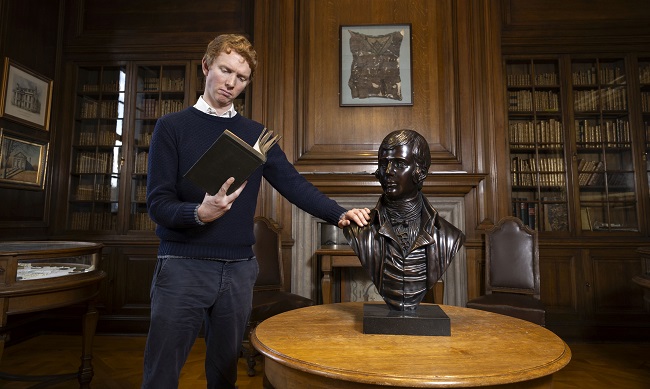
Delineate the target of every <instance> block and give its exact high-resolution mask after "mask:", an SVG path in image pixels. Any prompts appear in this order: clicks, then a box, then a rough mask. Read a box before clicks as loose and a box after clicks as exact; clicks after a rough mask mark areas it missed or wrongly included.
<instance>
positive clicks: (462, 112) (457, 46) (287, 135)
mask: <svg viewBox="0 0 650 389" xmlns="http://www.w3.org/2000/svg"><path fill="white" fill-rule="evenodd" d="M401 23H410V24H411V34H412V62H413V91H414V98H413V101H414V102H413V105H412V106H401V107H341V106H339V80H340V78H339V77H340V73H341V72H340V70H341V69H340V59H339V58H340V42H339V30H340V26H341V25H363V24H401ZM254 25H255V33H254V35H255V37H256V40H255V44H256V47H257V48H258V50H259V51H260V52H261V53H260V54H261V58H263V59H264V60H263V61H262V65H261V67H262V69H263V70H262V71H261V72H260V74H259V76H257V79H256V80H255V86H254V88H253V90H254V94H253V109H254V117H255V118H257V119H260V120H262V121H263V122H265V123H266V124H267V125H268V126H269V127H270V128H274V129H276V130H279V131H281V132H282V133H283V135H284V138H283V148H284V150H285V152H286V153H287V154H288V156H289V158H290V159H292V160H293V162H294V163H295V165H296V167H297V168H298V170H300V171H301V172H303V173H304V174H305V176H306V177H307V178H308V179H309V180H311V181H312V182H314V183H315V184H316V185H317V186H318V187H319V188H321V190H323V191H324V192H325V193H327V194H330V195H347V196H354V195H358V194H376V195H377V196H379V195H380V193H381V189H380V187H379V185H378V183H377V182H376V179H375V178H374V176H372V172H374V170H375V169H376V158H377V156H376V150H377V148H378V146H379V144H380V143H381V140H382V139H383V138H384V136H385V135H386V134H388V133H389V132H391V131H393V130H397V129H402V128H410V129H414V130H416V131H418V132H420V133H421V134H423V135H424V136H425V137H426V138H427V139H428V140H429V142H430V144H431V149H432V157H433V162H432V167H431V171H432V172H433V174H431V175H430V176H429V178H428V179H427V182H426V186H425V189H424V190H425V192H427V193H431V194H435V195H439V196H460V197H464V198H465V199H466V204H465V205H466V207H465V209H466V211H467V214H466V223H465V224H466V226H467V227H468V228H467V231H466V233H467V235H468V238H469V239H468V243H467V245H466V247H467V249H468V263H470V265H469V267H470V269H468V271H469V272H470V278H471V279H473V280H476V281H475V282H470V285H471V286H470V291H469V294H470V295H477V294H478V293H479V285H478V278H477V275H478V272H477V269H475V268H474V267H473V264H474V263H476V260H477V259H479V258H481V257H482V255H481V250H482V240H481V235H480V228H481V227H480V226H481V223H482V222H484V221H485V220H486V219H488V220H490V219H492V218H493V215H495V214H496V213H497V212H498V211H497V208H498V205H497V204H496V201H495V197H494V196H492V193H495V186H496V184H497V182H496V174H495V172H496V166H493V165H492V164H493V158H491V156H493V155H495V154H496V149H495V147H496V144H495V143H494V137H493V136H492V131H493V129H494V128H497V127H501V126H500V125H499V123H500V121H502V120H503V119H502V115H500V114H496V113H497V112H502V111H503V105H502V101H503V100H502V99H500V100H499V99H495V98H494V96H495V95H496V96H501V93H502V92H501V86H500V85H501V83H500V77H501V65H500V63H501V57H500V41H499V24H498V7H494V6H493V4H491V3H490V2H476V1H452V0H440V1H435V2H431V1H427V0H409V1H404V0H393V1H390V0H382V1H372V0H365V1H364V0H337V1H317V2H316V1H290V0H285V1H273V2H267V1H257V2H256V4H255V24H254ZM260 84H262V85H261V86H260ZM450 171H453V172H463V173H460V174H458V173H450ZM319 173H328V174H319ZM368 205H369V206H373V205H374V204H368ZM262 212H264V213H266V214H269V215H270V216H272V217H274V218H275V219H276V220H281V221H282V225H283V234H284V238H285V242H287V244H286V245H285V253H284V255H285V257H290V254H291V253H290V247H291V243H292V241H293V239H294V238H295V237H293V236H291V235H290V234H291V225H290V223H291V207H290V206H289V204H287V203H286V202H285V201H284V200H283V199H282V198H281V197H280V196H279V195H277V194H275V193H273V191H272V190H270V189H268V193H267V195H266V196H264V201H263V204H262Z"/></svg>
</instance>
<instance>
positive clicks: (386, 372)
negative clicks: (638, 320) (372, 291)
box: [251, 303, 571, 389]
mask: <svg viewBox="0 0 650 389" xmlns="http://www.w3.org/2000/svg"><path fill="white" fill-rule="evenodd" d="M441 308H442V309H443V310H444V311H445V313H447V315H448V316H449V317H450V319H451V336H402V335H366V334H363V333H362V327H363V323H362V319H363V312H362V310H363V303H340V304H327V305H316V306H313V307H308V308H301V309H297V310H293V311H290V312H286V313H283V314H280V315H277V316H274V317H272V318H270V319H268V320H265V321H264V322H262V323H261V324H260V325H259V326H257V328H256V329H255V332H254V333H253V334H252V336H251V341H252V343H253V345H254V346H255V348H256V349H258V350H259V351H260V352H261V353H262V354H263V355H264V358H265V359H264V369H265V373H266V376H267V378H268V380H269V382H270V383H271V384H272V385H273V386H274V387H275V389H292V388H295V389H298V388H322V389H329V388H342V389H349V388H364V389H370V388H373V389H380V388H383V389H385V388H386V387H395V388H413V387H418V388H441V387H446V388H467V387H475V386H482V387H488V388H513V387H516V388H550V387H552V381H553V378H552V375H553V373H554V372H556V371H558V370H560V369H561V368H563V367H564V366H565V365H566V364H567V363H569V360H570V359H571V350H570V349H569V347H568V346H567V345H566V343H564V341H562V339H560V338H558V337H557V336H556V335H555V334H553V333H552V332H551V331H549V330H547V329H545V328H543V327H540V326H538V325H536V324H533V323H530V322H527V321H523V320H519V319H515V318H512V317H508V316H503V315H498V314H495V313H491V312H484V311H479V310H474V309H469V308H461V307H455V306H450V305H442V306H441Z"/></svg>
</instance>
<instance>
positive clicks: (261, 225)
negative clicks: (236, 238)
mask: <svg viewBox="0 0 650 389" xmlns="http://www.w3.org/2000/svg"><path fill="white" fill-rule="evenodd" d="M253 224H254V227H253V232H254V234H255V244H254V245H253V252H254V253H255V256H256V257H257V262H258V263H259V267H260V271H259V274H258V276H257V281H255V290H265V289H282V287H283V286H284V276H283V269H282V241H281V236H280V226H278V224H277V223H276V222H275V221H273V220H271V219H268V218H266V217H263V216H256V217H255V220H254V222H253Z"/></svg>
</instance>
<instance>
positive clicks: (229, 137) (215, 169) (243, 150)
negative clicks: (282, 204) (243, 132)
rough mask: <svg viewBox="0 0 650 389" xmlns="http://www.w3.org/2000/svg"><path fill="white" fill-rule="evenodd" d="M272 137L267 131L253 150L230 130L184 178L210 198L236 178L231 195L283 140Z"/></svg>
mask: <svg viewBox="0 0 650 389" xmlns="http://www.w3.org/2000/svg"><path fill="white" fill-rule="evenodd" d="M272 135H273V133H272V132H268V131H267V130H266V129H264V131H262V134H261V135H260V138H259V139H258V141H257V144H256V147H253V146H251V145H249V144H248V143H246V142H245V141H243V140H242V139H241V138H239V137H238V136H237V135H235V134H233V133H232V132H230V131H228V130H226V131H224V133H223V134H221V135H220V136H219V138H217V140H216V141H214V143H213V144H212V146H210V148H209V149H208V150H207V151H206V152H205V153H203V155H202V156H201V158H199V160H198V161H196V163H195V164H194V165H193V166H192V167H191V168H190V169H189V170H188V171H187V173H185V175H184V177H185V178H188V179H189V180H191V181H192V182H194V183H195V184H197V185H198V186H200V187H201V188H203V189H205V191H206V192H207V193H208V194H210V195H214V194H216V193H217V192H218V191H219V189H221V186H222V185H223V184H224V182H226V180H227V179H228V178H230V177H235V182H233V183H232V185H230V188H229V189H228V193H227V194H231V193H232V192H234V191H235V190H237V189H238V188H239V187H240V186H241V184H243V183H244V181H246V180H247V179H248V177H249V176H250V175H251V174H252V173H253V172H254V171H255V169H257V168H258V167H259V166H260V165H262V164H263V163H264V162H265V161H266V152H267V151H268V150H269V149H270V148H271V147H272V146H273V145H274V144H275V143H277V141H278V139H279V137H278V136H272Z"/></svg>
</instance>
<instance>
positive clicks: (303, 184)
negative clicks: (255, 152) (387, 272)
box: [147, 107, 345, 260]
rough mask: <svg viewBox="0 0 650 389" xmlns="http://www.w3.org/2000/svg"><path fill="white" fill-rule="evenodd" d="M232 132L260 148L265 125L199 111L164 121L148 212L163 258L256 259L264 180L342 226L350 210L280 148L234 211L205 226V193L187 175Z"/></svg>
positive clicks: (154, 144) (156, 142)
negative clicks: (201, 212)
mask: <svg viewBox="0 0 650 389" xmlns="http://www.w3.org/2000/svg"><path fill="white" fill-rule="evenodd" d="M226 129H228V130H230V131H232V132H233V133H234V134H236V135H237V136H239V137H240V138H242V139H243V140H244V141H246V142H247V143H248V144H250V145H254V144H255V141H256V140H257V138H258V137H259V135H260V133H261V132H262V129H263V125H262V124H260V123H257V122H255V121H252V120H250V119H247V118H245V117H243V116H241V115H235V117H233V118H220V117H216V116H212V115H208V114H205V113H203V112H201V111H199V110H197V109H196V108H194V107H190V108H187V109H185V110H183V111H180V112H176V113H172V114H169V115H166V116H163V117H161V118H160V119H158V122H157V123H156V126H155V128H154V133H153V137H152V139H151V145H150V149H149V162H148V164H149V166H148V175H147V208H148V211H149V216H150V217H151V219H152V220H153V221H154V222H155V223H156V224H157V226H156V234H157V235H158V237H159V238H160V247H159V250H158V254H159V255H161V256H181V257H193V258H206V259H225V260H229V259H240V258H248V257H250V256H252V255H253V250H252V245H253V243H254V242H255V237H254V236H253V218H254V216H255V206H256V204H257V195H258V192H259V188H260V184H261V180H262V177H264V178H266V180H267V181H268V182H269V183H270V184H271V185H272V186H273V187H274V188H275V189H277V191H278V192H279V193H280V194H281V195H283V196H284V197H285V198H287V199H288V200H289V201H290V202H292V203H293V204H295V205H296V206H298V207H299V208H300V209H302V210H304V211H305V212H308V213H310V214H312V215H314V216H316V217H319V218H321V219H323V220H325V221H327V222H329V223H332V224H336V223H337V222H338V219H339V216H340V215H341V214H342V213H343V212H345V209H344V208H342V207H341V206H339V205H338V204H337V203H336V202H335V201H334V200H331V199H330V198H328V197H327V196H325V195H324V194H323V193H321V192H320V191H319V190H318V189H317V188H316V187H314V186H313V185H312V184H311V183H310V182H309V181H307V180H306V179H305V178H304V177H303V176H301V175H300V173H298V172H297V171H296V169H295V168H294V167H293V165H292V164H291V163H290V162H289V161H288V160H287V157H286V155H285V154H284V152H283V151H282V149H281V148H280V146H278V145H275V146H273V147H272V148H271V150H270V151H269V152H268V154H267V160H266V162H265V163H264V165H262V166H260V167H259V168H257V170H255V171H254V172H253V174H252V175H251V176H250V177H249V178H248V183H247V184H246V187H245V188H244V190H243V192H242V193H241V194H240V195H239V197H238V198H237V199H236V200H235V202H234V203H233V205H232V208H231V209H230V210H229V211H228V212H226V213H225V214H224V215H223V216H222V217H220V218H218V219H217V220H215V221H212V222H210V223H206V224H205V225H200V224H199V223H198V222H197V220H196V218H195V209H196V207H197V206H198V205H199V204H200V203H201V202H202V201H203V197H204V196H205V191H204V190H203V189H201V188H200V187H199V186H197V185H195V184H194V183H192V182H191V181H189V180H187V179H185V178H183V175H184V174H185V173H186V172H187V170H188V169H189V168H190V167H191V166H192V165H194V163H195V162H196V161H197V160H198V159H199V157H200V156H201V155H203V153H204V152H205V151H206V150H207V149H208V148H209V147H210V146H211V145H212V143H213V142H214V141H215V140H216V139H217V138H218V137H219V135H221V133H223V132H224V131H225V130H226Z"/></svg>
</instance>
